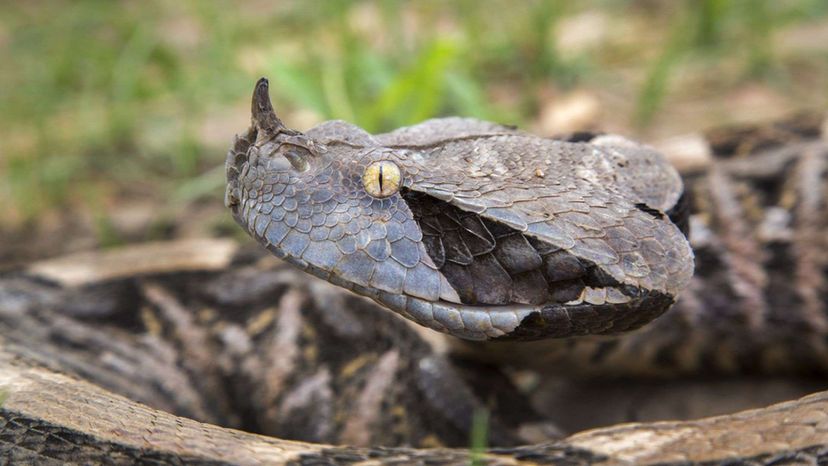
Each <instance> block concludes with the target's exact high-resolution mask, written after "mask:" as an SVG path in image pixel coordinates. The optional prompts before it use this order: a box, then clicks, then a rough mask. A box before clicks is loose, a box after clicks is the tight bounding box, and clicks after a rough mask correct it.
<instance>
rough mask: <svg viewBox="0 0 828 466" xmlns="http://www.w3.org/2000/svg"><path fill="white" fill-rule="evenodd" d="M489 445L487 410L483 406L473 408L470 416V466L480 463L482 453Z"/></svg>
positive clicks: (481, 462) (481, 461)
mask: <svg viewBox="0 0 828 466" xmlns="http://www.w3.org/2000/svg"><path fill="white" fill-rule="evenodd" d="M488 445H489V411H488V410H487V409H485V408H479V409H477V410H475V412H474V417H473V418H472V431H471V447H470V448H469V452H470V454H471V461H470V463H471V464H472V466H477V465H482V464H484V463H483V454H484V453H485V452H486V447H488Z"/></svg>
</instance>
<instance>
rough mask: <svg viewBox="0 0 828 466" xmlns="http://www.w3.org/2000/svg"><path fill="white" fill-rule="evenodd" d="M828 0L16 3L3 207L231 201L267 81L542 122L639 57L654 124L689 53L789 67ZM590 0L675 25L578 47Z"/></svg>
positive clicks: (424, 109)
mask: <svg viewBox="0 0 828 466" xmlns="http://www.w3.org/2000/svg"><path fill="white" fill-rule="evenodd" d="M651 5H656V6H658V8H655V9H653V8H651ZM659 5H660V6H659ZM826 10H828V7H826V2H824V1H821V0H798V1H789V2H772V1H770V0H757V1H754V0H701V1H693V0H686V1H685V2H643V1H633V0H595V1H592V2H562V1H553V0H548V1H543V0H535V1H527V2H510V1H506V0H490V1H486V2H478V1H472V0H457V1H454V2H433V1H424V2H403V1H400V0H387V1H376V2H368V1H347V0H337V1H324V2H302V1H298V0H296V1H286V2H273V4H270V3H267V2H264V3H262V2H257V3H253V4H238V3H234V2H229V1H225V0H211V1H198V0H188V1H182V2H164V1H161V0H151V1H146V2H127V3H123V2H109V1H104V0H81V1H75V2H68V1H66V2H47V3H42V2H3V3H2V4H0V60H2V63H3V67H2V68H0V89H2V91H1V92H0V108H1V109H2V112H0V202H2V203H3V204H4V205H7V206H11V209H9V210H10V213H11V215H6V213H7V212H3V213H0V226H2V222H4V221H7V220H8V219H9V218H16V219H18V220H20V219H23V220H26V219H32V218H36V217H37V216H38V215H39V214H41V213H43V212H45V211H50V210H52V211H54V210H58V209H66V210H69V209H74V208H77V207H79V206H80V207H86V208H88V207H89V204H90V199H96V198H98V197H112V196H131V195H135V193H136V192H140V193H146V192H152V193H153V195H154V196H157V199H158V200H170V201H171V202H172V203H190V202H194V201H196V200H197V199H199V198H202V197H208V198H210V199H211V202H218V200H219V199H220V198H221V196H222V194H223V190H222V187H221V185H222V182H223V180H222V174H221V169H220V168H217V167H220V165H221V163H222V161H223V158H224V150H225V144H227V143H229V137H230V136H231V135H232V131H240V130H242V129H243V127H244V125H245V124H246V116H244V109H245V108H246V102H247V100H248V98H249V92H250V88H251V86H252V83H253V82H254V81H255V79H256V78H258V77H259V76H261V75H267V76H269V77H270V78H271V79H272V80H273V82H274V86H273V92H274V97H275V99H276V106H277V109H278V110H279V112H280V114H282V115H283V116H285V117H286V119H287V120H288V121H291V117H292V116H293V115H295V114H296V112H298V111H300V110H301V111H304V112H305V115H306V116H307V112H311V114H312V117H313V118H312V119H316V120H322V119H328V118H341V119H345V120H349V121H353V122H355V123H357V124H359V125H361V126H363V127H365V128H366V129H368V130H370V131H386V130H389V129H392V128H395V127H397V126H400V125H405V124H411V123H415V122H417V121H420V120H423V119H426V118H429V117H434V116H439V115H448V114H458V115H465V116H475V117H479V118H486V119H492V120H496V121H501V122H507V123H515V124H527V123H529V122H531V121H532V120H534V119H535V118H536V117H537V115H538V111H539V108H540V107H541V106H542V105H543V102H541V101H540V99H541V96H543V95H546V94H544V93H545V92H547V91H548V90H549V89H558V90H564V91H565V90H566V89H570V88H574V87H590V86H593V87H597V86H602V83H612V82H614V81H616V80H618V76H619V75H618V74H617V73H616V71H614V70H615V69H616V68H619V69H630V68H631V69H638V70H644V72H643V79H641V80H640V82H641V85H640V87H639V88H638V89H637V92H638V99H637V107H636V108H635V109H634V110H635V112H634V117H635V120H636V121H637V122H638V123H639V124H640V125H642V126H646V125H647V124H649V122H651V121H652V120H653V118H654V116H655V115H657V114H658V113H659V111H660V110H661V109H662V106H663V102H664V99H665V98H666V97H667V96H669V95H671V94H672V93H673V92H674V89H673V88H672V83H673V82H674V78H675V76H676V73H678V72H679V71H681V69H682V67H684V66H686V65H687V64H688V63H698V62H701V63H708V66H709V67H710V68H711V69H716V68H717V67H720V66H723V65H726V64H730V63H733V62H736V63H738V64H739V66H740V69H741V70H742V74H743V76H742V78H741V79H744V80H754V79H760V80H762V79H775V76H779V75H780V73H781V71H780V70H783V69H784V67H783V65H782V64H781V62H780V58H779V56H778V54H777V53H776V52H775V51H774V49H773V41H772V38H773V37H774V34H775V33H776V31H778V30H779V29H780V28H781V27H783V26H786V25H790V24H795V23H798V22H805V21H812V20H813V19H814V18H819V17H823V16H824V15H826V14H828V11H826ZM589 11H600V12H602V13H603V14H605V15H606V16H607V17H609V18H610V20H611V21H613V22H618V23H621V22H624V21H627V20H630V19H635V18H638V19H642V18H643V20H646V21H649V22H650V23H651V24H654V25H665V26H664V27H663V28H662V29H663V30H658V31H655V32H654V31H648V30H643V31H642V32H641V35H642V39H641V42H640V43H636V42H635V41H632V42H630V44H625V43H620V44H616V43H614V42H610V43H606V44H599V46H598V48H597V49H590V50H586V51H583V52H578V53H574V54H573V53H570V51H569V50H566V49H564V48H562V47H564V46H562V45H561V43H559V37H558V32H559V28H560V27H561V24H563V23H564V22H565V21H566V20H568V19H570V18H572V17H574V16H577V15H579V14H582V13H584V12H589ZM613 24H614V23H613ZM655 29H658V28H657V27H656V28H655ZM607 40H610V41H612V40H615V39H613V38H610V39H607ZM658 48H660V51H658V50H657V49H658ZM653 49H656V50H657V53H655V54H653V53H651V51H652V50H653ZM640 74H641V73H640ZM236 115H238V117H236ZM216 128H219V129H221V131H219V130H217V129H216ZM217 133H221V136H222V137H226V138H228V140H227V141H224V139H221V138H217V137H215V136H216V135H217ZM225 133H226V134H225ZM218 139H221V140H220V141H219V140H218ZM136 186H137V187H138V189H136ZM90 193H94V194H90ZM116 199H117V198H116ZM105 205H106V202H103V201H100V200H99V201H98V205H97V206H92V209H93V210H94V211H96V212H98V211H103V210H104V209H103V206H105ZM98 223H99V224H100V225H102V226H101V231H102V235H104V236H107V237H109V236H110V235H111V233H110V232H109V231H110V229H109V227H106V226H105V225H107V223H106V222H105V221H100V222H98ZM107 241H114V239H108V240H107Z"/></svg>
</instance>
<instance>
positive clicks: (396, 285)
mask: <svg viewBox="0 0 828 466" xmlns="http://www.w3.org/2000/svg"><path fill="white" fill-rule="evenodd" d="M251 110H252V124H251V126H250V127H249V128H248V130H247V131H246V132H245V133H244V134H242V135H241V136H238V137H237V138H236V141H235V143H234V145H233V147H232V148H231V150H230V152H229V154H228V156H227V164H226V170H227V191H226V196H225V204H226V205H227V206H228V207H229V208H230V209H231V210H232V212H233V216H234V218H235V219H236V221H237V222H238V223H239V224H241V225H242V226H243V227H244V228H245V229H246V230H247V232H248V233H249V234H250V235H251V236H252V237H254V238H255V239H256V240H257V241H259V242H260V243H261V244H262V245H263V246H265V247H266V248H267V249H268V250H270V251H271V252H272V253H273V254H274V255H276V256H277V257H279V258H282V259H284V260H286V261H288V262H290V263H292V264H293V265H295V266H297V267H299V268H301V269H303V270H305V271H306V272H308V273H310V274H313V275H315V276H317V277H320V278H323V279H325V280H328V281H329V282H331V283H334V284H336V285H339V286H341V287H343V288H346V289H349V290H352V291H354V292H356V293H358V294H361V295H364V296H367V297H369V298H372V299H374V300H375V301H377V302H379V303H381V304H383V305H384V306H386V307H388V308H389V309H391V310H393V311H395V312H397V313H399V314H400V315H402V316H404V317H406V318H408V319H411V320H413V321H415V322H417V323H419V324H421V325H424V326H427V327H430V328H433V329H436V330H438V331H441V332H445V333H448V334H451V335H454V336H458V337H461V338H466V339H475V340H488V339H539V338H550V337H567V336H572V335H583V334H609V333H618V332H622V331H626V330H631V329H634V328H637V327H639V326H641V325H643V324H644V323H646V322H648V321H650V320H652V319H653V318H655V317H657V316H658V315H660V314H661V313H663V312H664V311H665V310H666V309H668V308H669V307H670V305H672V303H673V302H674V300H675V298H676V296H677V294H678V292H679V291H681V289H682V288H684V286H686V285H687V282H688V281H689V279H690V276H691V274H692V269H693V255H692V251H691V250H690V248H689V245H688V243H687V241H686V238H685V237H684V235H683V234H682V232H681V231H680V230H679V228H678V227H677V226H676V225H675V224H674V223H673V221H672V220H671V219H670V216H669V215H668V211H671V210H672V209H673V208H674V207H675V206H676V205H677V203H678V201H679V198H680V196H681V191H682V185H681V180H680V178H679V177H678V175H677V174H676V172H675V170H673V169H672V167H670V166H669V165H668V164H666V162H665V161H664V160H663V158H662V157H661V156H660V155H659V154H657V153H656V152H655V151H652V150H651V149H648V148H646V147H643V146H640V145H637V144H635V143H632V142H630V141H627V140H623V139H618V138H606V137H604V138H600V139H597V140H596V141H594V142H592V143H587V142H576V143H573V142H564V141H555V140H550V139H544V138H540V137H537V136H533V135H529V134H526V133H522V132H519V131H517V130H515V129H514V128H510V127H505V126H501V125H497V124H494V123H488V122H482V121H478V120H471V119H460V118H447V119H435V120H429V121H426V122H424V123H421V124H419V125H415V126H411V127H406V128H400V129H398V130H396V131H394V132H391V133H387V134H380V135H371V134H369V133H367V132H365V131H364V130H362V129H361V128H359V127H357V126H354V125H352V124H349V123H346V122H342V121H329V122H325V123H322V124H321V125H319V126H316V127H314V128H312V129H310V130H308V131H307V132H305V133H301V132H299V131H296V130H292V129H289V128H286V127H285V126H284V124H283V123H282V121H281V120H280V119H279V118H278V117H277V116H276V114H275V113H274V111H273V107H272V105H271V103H270V99H269V97H268V83H267V80H265V79H262V80H260V81H259V82H258V83H257V84H256V88H255V90H254V93H253V102H252V107H251Z"/></svg>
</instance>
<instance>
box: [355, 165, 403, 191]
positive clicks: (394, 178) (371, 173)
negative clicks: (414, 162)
mask: <svg viewBox="0 0 828 466" xmlns="http://www.w3.org/2000/svg"><path fill="white" fill-rule="evenodd" d="M401 182H402V175H401V174H400V167H398V166H397V164H396V163H394V162H391V161H390V160H380V161H379V162H373V163H371V165H368V167H366V168H365V173H363V174H362V185H363V186H365V190H366V191H368V194H370V195H372V196H374V197H388V196H390V195H392V194H394V193H396V192H397V191H399V190H400V183H401Z"/></svg>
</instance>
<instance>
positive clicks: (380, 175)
mask: <svg viewBox="0 0 828 466" xmlns="http://www.w3.org/2000/svg"><path fill="white" fill-rule="evenodd" d="M379 188H380V194H382V164H380V165H379Z"/></svg>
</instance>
